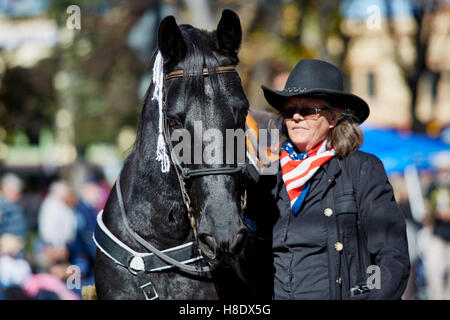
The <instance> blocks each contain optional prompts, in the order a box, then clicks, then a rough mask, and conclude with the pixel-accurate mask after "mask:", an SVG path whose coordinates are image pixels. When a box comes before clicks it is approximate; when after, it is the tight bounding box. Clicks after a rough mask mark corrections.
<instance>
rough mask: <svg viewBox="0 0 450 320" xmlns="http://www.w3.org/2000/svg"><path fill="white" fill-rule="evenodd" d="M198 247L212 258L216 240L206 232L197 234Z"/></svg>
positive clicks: (215, 248)
mask: <svg viewBox="0 0 450 320" xmlns="http://www.w3.org/2000/svg"><path fill="white" fill-rule="evenodd" d="M198 240H199V245H200V249H201V250H202V251H203V253H204V254H205V255H206V256H208V258H211V259H213V258H214V257H215V255H216V250H217V247H218V245H217V242H216V240H215V239H214V237H212V236H211V235H209V234H207V233H200V234H199V235H198Z"/></svg>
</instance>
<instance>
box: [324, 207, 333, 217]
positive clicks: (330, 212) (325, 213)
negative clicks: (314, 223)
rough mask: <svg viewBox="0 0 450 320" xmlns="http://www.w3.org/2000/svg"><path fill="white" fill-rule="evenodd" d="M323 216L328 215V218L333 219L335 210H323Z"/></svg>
mask: <svg viewBox="0 0 450 320" xmlns="http://www.w3.org/2000/svg"><path fill="white" fill-rule="evenodd" d="M323 214H324V215H326V216H327V217H331V216H332V215H333V209H331V208H326V209H325V210H323Z"/></svg>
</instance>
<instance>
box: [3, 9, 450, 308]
mask: <svg viewBox="0 0 450 320" xmlns="http://www.w3.org/2000/svg"><path fill="white" fill-rule="evenodd" d="M225 8H229V9H232V10H234V11H235V12H236V13H237V14H238V15H239V16H240V19H241V23H242V28H243V41H242V47H241V51H240V54H239V57H240V60H241V62H240V64H239V66H238V69H239V73H240V76H241V78H242V81H243V85H244V89H245V91H246V94H247V97H248V99H249V102H250V106H251V108H252V109H254V110H265V111H273V110H272V109H271V108H270V107H269V106H268V105H267V104H266V102H265V100H264V97H263V95H262V91H261V89H260V86H261V85H262V84H265V85H269V86H271V87H273V88H278V89H282V88H283V87H284V83H285V81H286V78H287V75H288V72H289V70H291V68H292V67H293V66H294V65H295V64H296V63H297V61H298V60H299V59H301V58H317V59H323V60H326V61H329V62H331V63H333V64H335V65H337V66H339V67H340V68H341V69H342V70H343V71H344V72H345V73H346V78H345V84H346V87H347V90H349V91H351V92H352V93H355V94H357V95H359V96H361V97H362V98H364V99H365V100H366V101H367V102H368V103H369V105H370V109H371V114H370V117H369V118H368V120H367V121H366V122H365V123H364V125H363V126H362V128H363V131H364V134H365V141H364V145H363V147H362V148H361V149H362V150H363V151H367V152H370V153H373V154H375V155H377V156H378V157H379V158H380V159H381V160H382V161H383V164H384V166H385V168H386V171H387V173H388V175H389V178H390V180H391V182H392V185H393V187H394V191H395V196H396V200H397V202H399V204H400V206H401V208H402V210H403V212H404V213H405V217H406V219H407V227H408V241H409V246H410V248H409V249H410V256H411V265H412V268H411V277H410V281H409V284H408V288H407V290H406V292H405V295H404V297H403V298H404V299H420V300H425V299H450V204H449V203H450V174H449V172H450V1H449V0H441V1H437V0H436V1H433V0H429V1H428V0H393V1H389V0H370V1H366V0H340V1H338V0H326V1H312V0H311V1H307V0H304V1H300V0H298V1H293V0H291V1H290V0H246V1H243V0H210V1H207V0H170V1H169V0H166V1H162V0H129V1H118V0H117V1H114V0H111V1H106V0H89V1H87V0H71V1H65V0H0V174H1V194H0V299H80V293H81V287H82V286H84V285H87V284H92V283H93V270H92V268H93V257H94V254H95V247H94V245H93V243H92V241H91V235H92V231H93V228H94V225H95V216H96V214H97V212H98V211H99V210H101V209H102V208H103V205H104V203H105V200H106V198H107V196H108V193H109V191H110V188H111V186H112V184H113V183H114V180H115V178H116V176H117V174H118V172H119V170H120V167H121V162H122V161H123V159H124V158H125V157H126V156H127V155H128V153H129V152H130V151H131V148H132V145H133V142H134V139H135V132H136V127H137V123H138V117H139V114H140V110H141V107H142V101H143V96H144V94H145V91H146V89H147V88H148V86H149V84H150V81H151V66H150V65H149V63H150V57H151V54H152V52H153V51H154V49H155V45H156V31H157V27H158V24H159V21H161V19H162V18H164V17H165V16H167V15H174V16H175V17H176V19H177V22H178V23H179V24H181V23H188V24H192V25H193V26H196V27H198V28H202V29H206V30H213V29H215V28H216V25H217V22H218V21H219V18H220V15H221V12H222V10H223V9H225Z"/></svg>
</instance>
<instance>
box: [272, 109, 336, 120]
mask: <svg viewBox="0 0 450 320" xmlns="http://www.w3.org/2000/svg"><path fill="white" fill-rule="evenodd" d="M322 110H331V108H330V107H321V108H319V107H314V106H311V107H296V106H287V107H285V108H284V109H283V110H281V112H280V113H281V115H282V116H283V118H285V119H291V118H293V117H294V115H295V114H296V113H298V114H299V115H300V116H301V117H302V118H303V119H305V120H317V119H319V117H320V111H322Z"/></svg>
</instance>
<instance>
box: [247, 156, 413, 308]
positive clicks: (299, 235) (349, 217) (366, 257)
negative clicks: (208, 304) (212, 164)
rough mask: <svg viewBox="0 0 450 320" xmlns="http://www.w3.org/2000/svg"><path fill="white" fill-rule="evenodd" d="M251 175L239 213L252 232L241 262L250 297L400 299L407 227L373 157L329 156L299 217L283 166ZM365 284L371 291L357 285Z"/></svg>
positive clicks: (406, 271) (404, 278)
mask: <svg viewBox="0 0 450 320" xmlns="http://www.w3.org/2000/svg"><path fill="white" fill-rule="evenodd" d="M254 178H255V179H254V180H253V181H251V182H250V185H249V187H248V191H247V192H248V199H247V209H246V213H245V215H246V217H248V218H250V219H251V220H253V221H254V222H255V223H256V230H254V231H253V232H252V233H251V236H250V239H249V241H248V245H247V247H246V249H245V255H244V256H245V258H244V259H243V260H242V261H241V263H242V270H243V272H244V275H245V276H246V277H247V280H248V282H249V283H250V284H251V286H252V288H253V292H254V294H255V296H256V297H260V298H275V299H366V298H368V299H400V297H401V295H402V294H403V291H404V289H405V287H406V283H407V280H408V276H409V256H408V245H407V240H406V225H405V221H404V216H403V214H402V212H401V211H400V210H399V208H398V206H397V204H396V202H395V200H394V196H393V192H392V187H391V185H390V184H389V182H388V179H387V176H386V173H385V170H384V168H383V165H382V163H381V162H380V160H379V159H378V158H376V157H375V156H373V155H370V154H367V153H364V152H360V151H356V152H354V153H352V154H350V155H349V156H347V157H346V158H345V159H338V158H336V157H334V158H332V159H331V160H329V161H328V162H327V163H326V164H324V165H323V166H322V168H321V169H320V170H318V171H317V173H316V174H315V175H314V177H313V178H312V180H311V188H310V190H309V192H308V195H307V197H306V199H305V202H304V206H303V207H302V209H301V211H300V213H299V214H298V216H297V217H294V216H293V214H292V211H291V209H290V205H289V198H288V195H287V192H286V188H285V185H284V182H283V180H282V177H281V170H279V172H278V173H277V174H276V175H267V176H254ZM369 266H370V267H369ZM378 275H379V280H380V281H379V282H377V279H376V278H377V276H378ZM367 284H368V286H369V288H370V287H372V290H370V291H367V290H362V291H360V290H357V289H358V288H365V287H366V285H367ZM373 286H375V288H373ZM351 292H353V293H354V294H352V293H351Z"/></svg>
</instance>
